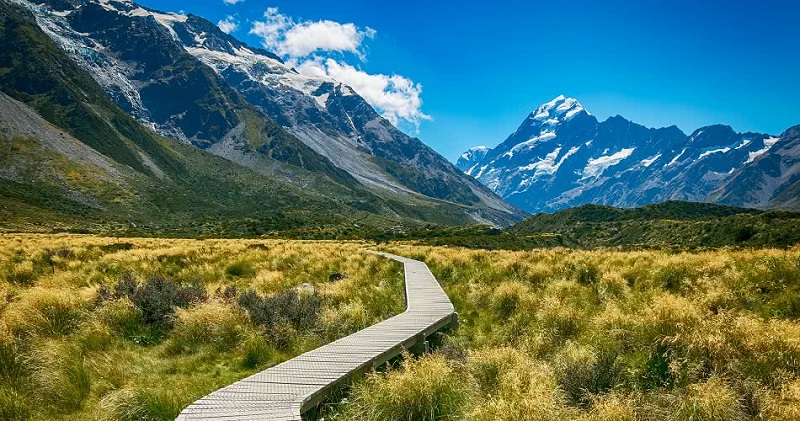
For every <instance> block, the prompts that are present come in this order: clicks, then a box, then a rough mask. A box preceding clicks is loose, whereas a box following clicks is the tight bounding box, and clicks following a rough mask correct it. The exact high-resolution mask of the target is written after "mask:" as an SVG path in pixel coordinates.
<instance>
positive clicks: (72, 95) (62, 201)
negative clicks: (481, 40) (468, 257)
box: [0, 0, 525, 233]
mask: <svg viewBox="0 0 800 421" xmlns="http://www.w3.org/2000/svg"><path fill="white" fill-rule="evenodd" d="M0 43H1V44H2V45H3V46H4V47H3V49H2V51H0V142H3V143H4V144H5V145H7V148H6V150H7V151H8V153H4V154H3V155H2V161H1V162H0V164H2V167H1V168H0V199H2V201H1V202H0V204H2V208H1V209H0V213H2V215H0V216H5V217H6V218H5V219H4V220H5V221H6V222H8V221H16V223H18V224H23V225H24V224H30V225H31V226H34V225H36V224H38V223H40V222H43V221H44V222H47V221H55V220H63V217H70V218H71V219H69V218H68V220H69V221H70V222H69V223H68V224H67V225H70V224H72V226H74V224H77V223H78V222H80V221H84V220H92V217H96V221H112V222H115V223H121V224H125V225H138V226H141V225H142V224H148V225H149V226H158V227H164V226H170V227H174V229H177V230H182V229H186V230H191V229H195V228H196V227H197V226H203V227H208V224H211V225H215V224H216V226H218V225H219V224H220V223H221V224H223V225H226V228H220V229H222V230H223V231H226V232H228V230H229V229H231V228H233V232H235V233H241V232H247V233H253V232H259V231H263V230H269V229H277V228H285V227H287V226H288V227H292V228H298V227H302V226H304V225H306V226H314V225H328V226H336V227H342V226H353V227H359V226H363V225H365V224H372V225H378V226H380V225H389V224H397V223H404V222H408V223H428V222H434V223H469V222H483V223H489V224H493V225H509V224H511V223H513V222H515V221H518V220H520V219H521V218H522V217H523V216H524V215H525V213H524V212H523V211H521V210H520V209H518V208H515V207H514V206H511V205H509V204H507V203H506V202H504V201H503V200H502V199H500V198H499V197H498V196H496V195H495V194H494V193H493V192H492V191H491V190H489V189H488V188H486V187H484V186H483V185H481V184H480V183H479V182H477V181H475V180H474V179H473V178H471V177H468V176H466V175H464V174H463V173H462V172H461V171H459V170H458V169H457V168H456V167H455V166H454V165H452V164H451V163H449V162H448V161H447V160H445V159H444V158H443V157H442V156H440V155H439V154H437V153H436V152H435V151H433V150H432V149H431V148H429V147H428V146H426V145H425V144H423V143H422V142H421V141H420V140H419V139H416V138H412V137H410V136H407V135H406V134H404V133H403V132H401V131H400V130H398V129H397V128H395V127H394V126H393V125H392V124H390V123H389V122H388V121H387V120H386V119H384V118H382V117H381V116H380V115H379V114H378V113H377V112H376V111H375V110H374V109H373V108H372V107H371V106H370V105H369V104H367V102H366V101H365V100H364V99H363V98H362V97H360V96H359V95H358V94H357V93H355V92H354V91H353V89H351V88H350V87H348V86H346V85H343V84H341V83H338V82H337V81H335V80H332V79H327V78H321V77H309V76H304V75H301V74H299V73H298V72H297V71H295V70H294V69H292V68H291V67H289V66H287V65H286V64H285V63H283V62H282V61H281V59H280V58H279V57H277V56H276V55H274V54H272V53H270V52H268V51H264V50H262V49H259V48H254V47H250V46H248V45H245V44H244V43H242V42H240V41H238V40H236V39H235V38H233V37H231V36H229V35H227V34H225V33H224V32H222V31H221V30H220V29H219V28H218V27H217V26H216V25H214V24H212V23H211V22H209V21H207V20H205V19H203V18H201V17H198V16H194V15H180V14H173V13H162V12H158V11H154V10H150V9H147V8H144V7H141V6H138V5H137V4H135V3H133V2H131V1H128V0H45V1H35V2H34V1H27V0H2V1H0ZM43 197H50V198H51V199H52V200H43V199H42V198H43ZM57 203H58V205H56V204H57ZM70 215H71V216H70ZM254 220H255V221H256V222H254ZM98 223H99V222H98ZM237 224H243V225H245V226H246V227H245V228H242V227H239V226H235V225H237ZM231 226H234V227H231ZM187 227H192V228H187ZM215 229H216V228H215Z"/></svg>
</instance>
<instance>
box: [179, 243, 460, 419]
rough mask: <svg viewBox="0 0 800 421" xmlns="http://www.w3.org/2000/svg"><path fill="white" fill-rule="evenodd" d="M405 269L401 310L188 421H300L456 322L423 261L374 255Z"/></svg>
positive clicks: (213, 397) (213, 399) (257, 377)
mask: <svg viewBox="0 0 800 421" xmlns="http://www.w3.org/2000/svg"><path fill="white" fill-rule="evenodd" d="M377 254H379V255H381V256H384V257H386V258H390V259H394V260H397V261H399V262H401V263H403V265H404V266H405V282H406V285H405V286H406V311H405V312H403V313H401V314H399V315H397V316H394V317H392V318H390V319H387V320H385V321H383V322H380V323H378V324H375V325H373V326H370V327H368V328H366V329H364V330H361V331H359V332H356V333H354V334H352V335H350V336H347V337H344V338H342V339H339V340H337V341H335V342H332V343H330V344H328V345H325V346H322V347H320V348H317V349H315V350H313V351H309V352H306V353H305V354H302V355H300V356H298V357H296V358H293V359H291V360H289V361H286V362H284V363H281V364H278V365H276V366H274V367H272V368H269V369H267V370H264V371H262V372H260V373H256V374H254V375H252V376H250V377H247V378H245V379H243V380H240V381H238V382H236V383H233V384H231V385H230V386H227V387H224V388H222V389H220V390H217V391H216V392H213V393H211V394H209V395H208V396H205V397H204V398H202V399H200V400H198V401H197V402H195V403H193V404H191V405H189V406H188V407H187V408H186V409H184V410H183V412H181V414H180V415H179V416H178V418H177V419H178V420H179V421H188V420H212V419H218V420H226V421H230V420H270V421H290V420H291V421H300V420H301V419H302V418H301V417H302V414H303V413H305V412H306V411H308V410H310V409H312V408H314V407H315V406H317V405H318V404H319V403H320V402H322V401H323V400H324V399H325V397H326V396H327V394H328V393H329V392H331V391H333V390H335V389H337V388H338V387H340V386H343V385H345V384H347V382H348V381H349V380H350V378H351V376H354V375H358V374H363V373H365V372H367V371H369V370H371V369H372V368H374V367H377V366H379V365H381V364H383V363H385V362H387V361H388V360H390V359H392V358H394V357H396V356H397V355H399V354H400V353H402V352H403V351H404V350H407V349H411V348H412V347H414V346H418V345H421V344H423V343H424V341H425V338H426V337H427V336H429V335H431V334H433V333H434V332H436V331H437V330H439V329H442V328H444V327H446V326H449V325H454V324H455V323H457V316H456V313H455V310H454V309H453V304H452V303H451V302H450V299H449V298H447V294H445V292H444V290H442V287H441V286H440V285H439V283H438V282H437V281H436V278H434V277H433V274H431V271H430V270H429V269H428V266H427V265H425V263H422V262H419V261H416V260H412V259H406V258H404V257H399V256H395V255H391V254H388V253H377Z"/></svg>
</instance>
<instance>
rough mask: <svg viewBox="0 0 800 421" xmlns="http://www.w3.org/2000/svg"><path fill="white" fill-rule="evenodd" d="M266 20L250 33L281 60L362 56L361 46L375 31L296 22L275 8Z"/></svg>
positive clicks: (320, 23) (267, 12)
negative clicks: (324, 55)
mask: <svg viewBox="0 0 800 421" xmlns="http://www.w3.org/2000/svg"><path fill="white" fill-rule="evenodd" d="M264 17H265V18H266V20H264V21H257V22H255V23H254V24H253V29H251V30H250V33H251V34H255V35H258V36H259V37H261V40H262V44H264V47H266V48H268V49H270V50H272V51H273V52H275V53H276V54H280V55H282V56H289V57H294V58H299V57H305V56H308V55H309V54H312V53H315V52H340V53H345V52H347V53H353V54H356V55H359V56H361V55H362V53H361V51H360V47H361V43H362V42H363V41H364V40H365V39H367V38H372V37H374V36H375V30H374V29H372V28H364V29H360V28H358V27H356V25H355V24H352V23H339V22H334V21H331V20H320V21H316V22H313V21H304V22H295V21H294V20H293V19H292V18H290V17H288V16H286V15H284V14H281V13H280V12H279V11H278V8H276V7H271V8H269V9H267V11H266V12H265V13H264Z"/></svg>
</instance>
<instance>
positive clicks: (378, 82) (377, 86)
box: [297, 57, 431, 127]
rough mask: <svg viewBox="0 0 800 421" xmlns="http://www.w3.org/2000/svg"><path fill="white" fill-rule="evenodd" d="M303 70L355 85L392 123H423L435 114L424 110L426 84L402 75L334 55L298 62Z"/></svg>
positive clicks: (308, 73)
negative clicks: (376, 70)
mask: <svg viewBox="0 0 800 421" xmlns="http://www.w3.org/2000/svg"><path fill="white" fill-rule="evenodd" d="M297 70H298V71H299V72H300V73H303V74H307V75H312V76H328V77H330V78H332V79H335V80H337V81H339V82H342V83H344V84H345V85H348V86H350V87H352V88H353V89H354V90H355V91H356V92H358V94H359V95H361V97H363V98H364V100H366V101H367V102H368V103H369V104H370V105H372V106H373V107H375V108H377V109H378V110H379V111H381V112H382V114H383V116H384V117H385V118H386V119H387V120H389V121H390V122H391V123H392V124H394V125H397V124H398V123H399V122H400V120H405V121H408V122H410V123H412V124H414V125H415V126H417V127H418V126H419V123H420V122H421V121H422V120H430V119H431V117H430V116H428V115H426V114H425V113H423V112H422V99H421V98H420V95H421V94H422V85H420V84H419V83H414V82H413V81H412V80H411V79H408V78H406V77H403V76H400V75H391V76H389V75H383V74H369V73H367V72H364V71H362V70H359V69H357V68H355V67H353V66H351V65H349V64H346V63H340V62H338V61H336V60H334V59H332V58H328V59H322V58H320V57H315V58H313V59H310V60H306V61H304V62H302V63H299V64H298V65H297Z"/></svg>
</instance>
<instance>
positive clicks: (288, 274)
mask: <svg viewBox="0 0 800 421" xmlns="http://www.w3.org/2000/svg"><path fill="white" fill-rule="evenodd" d="M253 245H255V246H253ZM363 246H364V244H361V243H357V242H351V243H347V242H338V243H335V242H301V241H276V240H270V241H258V242H255V241H250V240H241V241H240V240H165V239H136V238H132V239H126V240H125V241H119V240H116V239H112V238H99V237H92V236H75V235H56V236H43V235H41V236H40V235H0V419H3V420H6V419H8V420H44V419H46V420H78V419H80V420H83V419H98V420H100V419H101V420H106V419H108V420H137V421H138V420H172V419H174V418H175V416H176V415H177V414H178V413H179V412H180V410H181V409H182V408H184V407H185V406H186V405H188V404H189V403H191V402H192V401H194V400H195V399H197V398H200V397H202V396H203V395H205V394H207V393H209V392H211V391H213V390H216V389H218V388H220V387H222V386H224V385H226V384H229V383H231V382H233V381H235V380H238V379H240V378H243V377H246V376H247V375H249V374H252V373H254V372H256V371H258V370H262V369H264V368H267V367H269V366H271V365H273V364H276V363H278V362H281V361H284V360H286V359H288V358H291V357H293V356H295V355H297V354H299V353H302V352H305V351H307V350H310V349H312V348H315V347H317V346H319V345H322V344H324V343H327V342H329V341H332V340H334V339H337V338H339V337H341V336H344V335H347V334H350V333H353V332H355V331H356V330H358V329H361V328H362V327H365V326H367V325H370V324H372V323H374V322H377V321H380V320H383V319H385V318H388V317H389V316H391V315H394V314H397V313H399V312H401V311H402V310H403V308H404V303H403V277H402V275H403V273H402V268H401V266H400V265H399V264H397V263H394V262H392V261H389V260H386V259H381V258H376V257H374V256H371V255H368V254H365V253H362V252H361V249H362V247H363ZM334 273H338V274H347V276H339V277H336V276H334V277H331V275H332V274H334ZM247 294H252V295H250V297H257V298H256V300H255V301H256V302H257V304H259V305H254V306H248V305H242V302H241V301H242V297H245V296H246V295H247ZM245 301H246V300H245Z"/></svg>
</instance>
